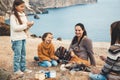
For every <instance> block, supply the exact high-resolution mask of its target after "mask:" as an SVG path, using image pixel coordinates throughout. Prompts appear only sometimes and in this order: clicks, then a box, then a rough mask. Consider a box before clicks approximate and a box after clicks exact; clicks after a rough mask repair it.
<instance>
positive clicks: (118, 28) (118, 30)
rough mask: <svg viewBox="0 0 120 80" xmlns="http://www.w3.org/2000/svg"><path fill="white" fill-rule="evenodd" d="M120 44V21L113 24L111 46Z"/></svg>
mask: <svg viewBox="0 0 120 80" xmlns="http://www.w3.org/2000/svg"><path fill="white" fill-rule="evenodd" d="M116 41H118V42H120V21H117V22H114V23H112V24H111V45H113V44H115V43H116Z"/></svg>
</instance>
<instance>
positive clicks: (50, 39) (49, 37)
mask: <svg viewBox="0 0 120 80" xmlns="http://www.w3.org/2000/svg"><path fill="white" fill-rule="evenodd" d="M52 39H53V35H51V34H48V35H47V37H46V38H45V43H47V44H50V43H51V42H52Z"/></svg>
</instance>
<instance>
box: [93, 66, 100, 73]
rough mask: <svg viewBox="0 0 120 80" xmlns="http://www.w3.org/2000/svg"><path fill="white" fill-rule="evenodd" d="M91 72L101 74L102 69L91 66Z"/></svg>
mask: <svg viewBox="0 0 120 80" xmlns="http://www.w3.org/2000/svg"><path fill="white" fill-rule="evenodd" d="M91 72H92V73H93V74H99V73H100V70H98V69H97V68H96V67H91Z"/></svg>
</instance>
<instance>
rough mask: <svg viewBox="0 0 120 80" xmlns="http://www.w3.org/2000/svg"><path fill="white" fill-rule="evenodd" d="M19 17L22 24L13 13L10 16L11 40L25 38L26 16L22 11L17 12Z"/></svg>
mask: <svg viewBox="0 0 120 80" xmlns="http://www.w3.org/2000/svg"><path fill="white" fill-rule="evenodd" d="M18 14H19V16H20V19H21V21H22V22H23V24H19V22H18V20H17V18H16V17H15V15H14V14H12V15H11V16H10V31H11V34H10V35H11V40H13V41H15V40H23V39H26V37H27V35H26V33H25V32H24V30H25V29H27V24H26V23H27V18H26V16H25V14H24V13H19V12H18Z"/></svg>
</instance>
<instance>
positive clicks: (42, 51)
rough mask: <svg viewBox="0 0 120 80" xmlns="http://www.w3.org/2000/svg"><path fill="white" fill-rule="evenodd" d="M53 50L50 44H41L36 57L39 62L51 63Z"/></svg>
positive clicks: (53, 57) (53, 55) (53, 56)
mask: <svg viewBox="0 0 120 80" xmlns="http://www.w3.org/2000/svg"><path fill="white" fill-rule="evenodd" d="M54 53H55V48H54V46H53V44H52V43H50V44H45V42H41V43H40V44H39V45H38V57H39V60H40V61H44V60H47V61H51V60H52V59H55V57H56V56H55V54H54Z"/></svg>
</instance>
